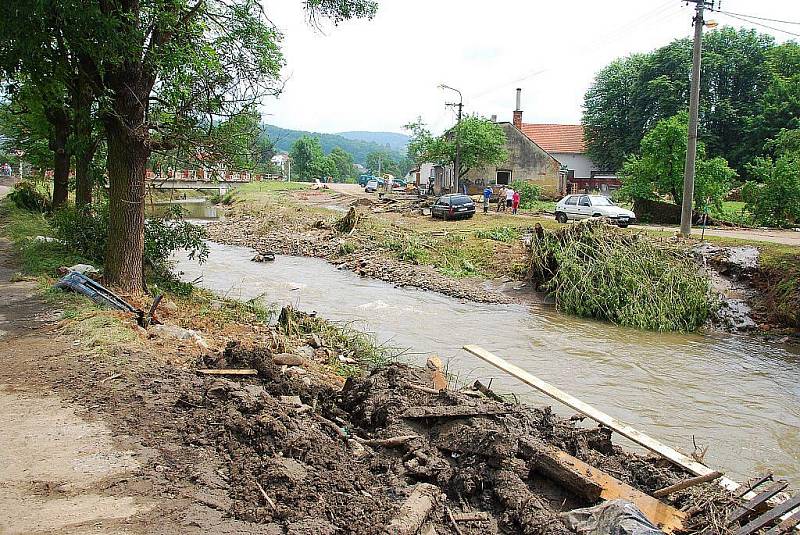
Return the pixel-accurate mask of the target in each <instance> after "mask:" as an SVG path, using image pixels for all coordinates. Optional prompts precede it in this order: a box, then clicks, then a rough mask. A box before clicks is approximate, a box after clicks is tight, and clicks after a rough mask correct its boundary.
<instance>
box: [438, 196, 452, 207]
mask: <svg viewBox="0 0 800 535" xmlns="http://www.w3.org/2000/svg"><path fill="white" fill-rule="evenodd" d="M437 204H439V206H450V199H448V198H447V197H442V198H441V199H439V202H438V203H437Z"/></svg>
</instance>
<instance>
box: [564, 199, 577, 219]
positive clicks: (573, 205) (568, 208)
mask: <svg viewBox="0 0 800 535" xmlns="http://www.w3.org/2000/svg"><path fill="white" fill-rule="evenodd" d="M578 197H579V195H570V196H569V197H567V200H566V201H564V212H566V214H567V217H568V218H569V219H578V216H579V214H578Z"/></svg>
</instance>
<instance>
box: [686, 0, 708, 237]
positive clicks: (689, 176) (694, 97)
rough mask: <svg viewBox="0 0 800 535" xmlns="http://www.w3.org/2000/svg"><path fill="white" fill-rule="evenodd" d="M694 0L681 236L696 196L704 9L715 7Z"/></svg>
mask: <svg viewBox="0 0 800 535" xmlns="http://www.w3.org/2000/svg"><path fill="white" fill-rule="evenodd" d="M687 2H694V4H695V15H694V47H693V49H692V86H691V91H690V93H689V138H688V140H687V144H686V165H685V167H684V170H683V202H682V203H681V236H682V237H684V238H688V237H689V235H690V234H691V233H692V201H693V198H694V170H695V160H696V158H697V116H698V113H699V108H700V63H701V56H702V47H703V24H704V23H705V21H704V20H703V11H704V10H705V8H706V7H710V8H713V7H714V2H713V0H687Z"/></svg>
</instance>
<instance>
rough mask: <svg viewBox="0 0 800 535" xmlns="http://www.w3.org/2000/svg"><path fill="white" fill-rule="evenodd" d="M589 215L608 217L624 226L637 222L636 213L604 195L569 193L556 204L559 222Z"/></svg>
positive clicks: (584, 217)
mask: <svg viewBox="0 0 800 535" xmlns="http://www.w3.org/2000/svg"><path fill="white" fill-rule="evenodd" d="M589 217H607V218H608V219H610V220H612V221H613V222H614V223H616V224H617V225H619V226H620V227H623V228H625V227H627V226H628V225H632V224H633V223H636V214H634V213H633V212H631V211H630V210H626V209H625V208H622V207H621V206H617V205H616V204H614V201H612V200H611V199H609V198H608V197H604V196H603V195H585V194H577V195H567V196H566V197H564V198H563V199H561V200H560V201H558V204H556V221H558V222H559V223H566V222H567V221H569V220H570V219H575V220H578V219H587V218H589Z"/></svg>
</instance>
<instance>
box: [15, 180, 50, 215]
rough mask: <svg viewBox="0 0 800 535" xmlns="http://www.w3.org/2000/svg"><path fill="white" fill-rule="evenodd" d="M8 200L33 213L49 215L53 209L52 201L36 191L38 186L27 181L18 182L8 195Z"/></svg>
mask: <svg viewBox="0 0 800 535" xmlns="http://www.w3.org/2000/svg"><path fill="white" fill-rule="evenodd" d="M8 198H9V199H11V202H13V203H14V204H15V205H16V206H17V207H19V208H22V209H23V210H30V211H31V212H46V213H49V212H50V210H52V208H53V206H52V204H51V203H50V199H49V198H48V197H47V196H46V195H43V194H42V193H41V192H40V191H38V190H37V189H36V184H34V183H33V182H28V181H27V180H23V181H22V182H17V183H16V184H15V185H14V189H12V190H11V192H10V193H9V194H8Z"/></svg>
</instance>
